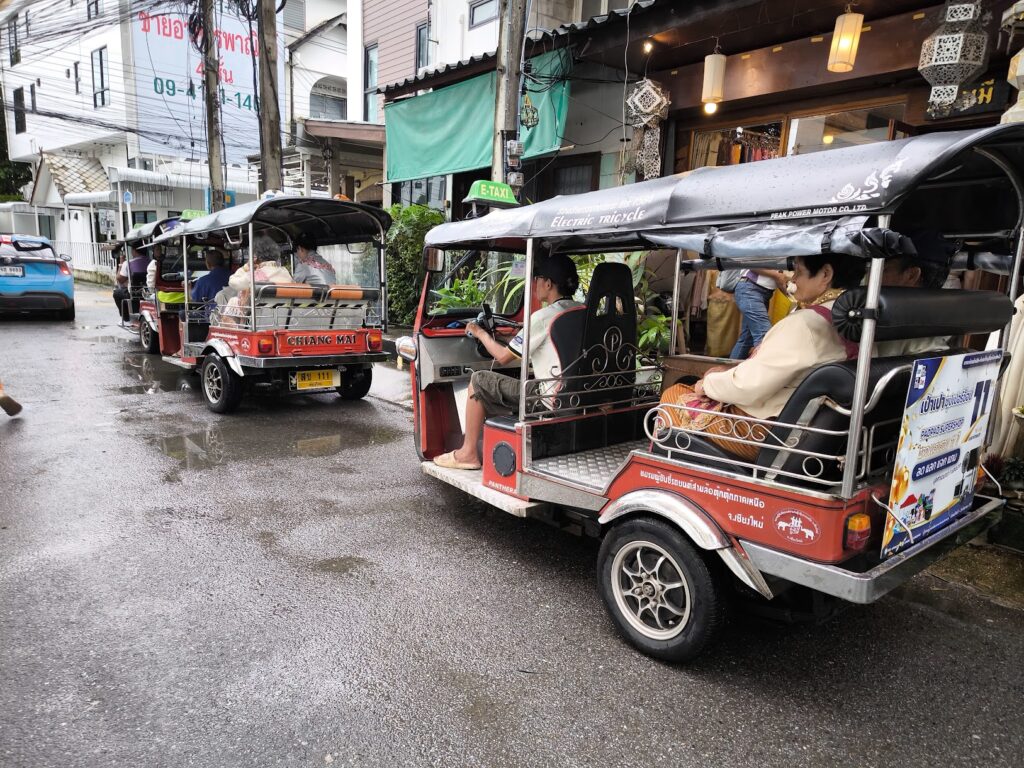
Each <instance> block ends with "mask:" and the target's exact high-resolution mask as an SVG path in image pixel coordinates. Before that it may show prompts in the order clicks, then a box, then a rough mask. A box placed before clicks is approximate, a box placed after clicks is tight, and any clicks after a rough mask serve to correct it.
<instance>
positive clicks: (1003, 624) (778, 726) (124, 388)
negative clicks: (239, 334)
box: [0, 283, 1024, 768]
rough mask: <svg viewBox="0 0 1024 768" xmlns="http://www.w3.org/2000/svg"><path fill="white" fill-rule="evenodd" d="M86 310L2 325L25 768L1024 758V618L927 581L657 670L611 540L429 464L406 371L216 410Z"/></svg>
mask: <svg viewBox="0 0 1024 768" xmlns="http://www.w3.org/2000/svg"><path fill="white" fill-rule="evenodd" d="M77 305H78V319H77V321H76V322H74V323H72V324H69V323H62V322H59V321H56V320H49V319H43V320H19V319H11V318H6V319H2V320H0V378H2V380H3V383H4V386H5V387H6V388H7V389H8V391H9V392H10V394H11V395H13V396H14V397H16V398H18V399H19V400H20V401H21V402H22V403H23V404H24V405H25V410H24V412H23V413H22V415H21V416H20V417H18V418H16V419H6V417H2V416H0V418H4V419H5V420H4V421H0V489H2V495H0V679H2V680H3V684H2V686H0V763H2V765H3V766H5V767H7V768H15V767H16V766H32V767H33V768H36V767H39V766H57V765H60V766H69V765H70V766H113V765H125V766H141V765H147V766H149V765H153V766H241V765H256V766H264V765H325V764H333V765H374V766H375V765H382V766H383V765H439V766H506V765H523V766H618V765H633V766H637V765H672V766H714V765H723V766H724V765H728V766H821V765H849V766H893V765H900V766H926V765H927V766H931V765H943V766H952V765H964V766H966V765H977V766H1019V765H1022V764H1024V728H1022V727H1021V723H1022V722H1024V668H1022V665H1021V659H1022V658H1024V611H1021V610H1019V609H1016V608H1011V607H1007V606H1006V605H1002V604H998V603H996V602H993V601H991V600H990V599H989V598H988V597H986V596H985V595H984V594H980V593H978V592H976V591H974V590H971V589H969V588H967V587H963V586H960V585H957V584H953V583H949V582H946V581H943V580H940V579H939V578H936V577H935V576H933V575H929V574H925V575H922V576H919V577H917V578H916V579H915V580H914V581H913V582H912V583H911V584H910V585H909V586H908V587H906V588H904V589H902V590H901V591H899V592H898V593H897V594H895V595H891V596H889V597H887V598H885V599H883V600H882V601H881V602H879V603H877V604H875V605H872V606H865V607H852V606H851V607H850V609H849V610H847V611H846V612H845V613H843V614H842V615H841V616H839V617H838V618H836V619H834V620H832V621H829V622H827V623H825V624H822V625H819V626H806V625H804V626H780V625H777V624H773V623H769V622H767V621H765V620H762V619H756V618H753V617H750V616H740V617H737V618H736V619H734V621H733V622H732V624H731V625H730V627H729V629H728V631H727V633H726V636H725V639H724V641H723V642H722V643H721V644H720V645H719V646H718V647H717V648H715V649H714V650H712V651H711V652H710V653H709V654H707V655H706V656H704V657H703V658H701V659H700V660H698V661H697V662H696V663H694V664H691V665H690V666H682V667H673V666H668V665H664V664H661V663H658V662H655V661H652V660H650V659H648V658H646V657H644V656H642V655H640V654H638V653H637V652H636V651H634V650H633V649H632V648H631V647H629V646H628V645H627V644H626V643H625V642H624V641H622V640H621V639H620V638H619V637H618V636H617V635H616V633H615V631H614V628H613V626H612V624H611V622H610V620H609V619H608V617H607V616H606V613H605V610H604V608H603V606H602V604H601V601H600V598H599V596H598V592H597V589H596V580H595V577H594V563H595V557H596V553H597V543H596V542H595V541H592V540H588V539H581V538H577V537H574V536H572V535H569V534H567V533H562V532H559V531H556V530H554V529H553V528H550V527H548V526H546V525H543V524H541V523H539V522H535V521H525V520H519V519H516V518H513V517H510V516H507V515H504V514H502V513H499V512H494V511H490V510H488V509H487V508H485V507H484V506H483V505H481V504H479V503H477V502H475V501H472V500H471V499H470V498H469V497H468V496H465V495H463V494H461V493H460V492H458V491H456V490H454V489H452V488H449V487H447V486H445V485H442V484H441V483H439V482H436V481H434V480H432V479H430V478H427V477H424V476H423V475H422V474H421V471H420V467H419V461H418V458H417V456H416V452H415V450H414V447H413V440H412V423H411V417H410V411H409V410H408V409H407V408H406V407H405V405H404V404H403V403H402V402H401V401H402V400H403V399H404V400H407V399H408V395H407V393H405V392H404V389H403V387H407V379H406V378H405V373H404V372H403V373H398V372H396V371H394V369H386V368H384V369H381V368H380V367H378V371H377V375H376V376H375V384H374V389H373V390H371V394H370V396H369V397H368V398H366V399H365V400H363V401H359V402H343V401H341V400H340V398H338V397H336V396H334V395H311V396H299V397H292V398H283V397H281V398H273V397H251V398H247V399H246V400H245V401H243V404H242V407H241V408H240V410H239V411H238V412H237V413H236V414H233V415H230V416H217V415H215V414H213V413H210V412H209V411H208V410H207V409H206V407H205V406H204V405H203V403H202V400H201V397H200V394H199V392H198V391H197V386H198V380H197V378H196V377H195V376H194V375H193V374H189V373H186V372H184V371H181V370H180V369H177V368H174V367H173V366H170V365H167V364H165V363H163V362H161V361H160V360H159V358H158V357H156V356H148V355H146V354H144V353H143V352H142V351H141V350H140V349H139V346H138V343H137V341H136V339H135V338H134V336H133V335H132V334H131V333H130V332H129V331H127V330H123V329H121V328H119V327H118V326H117V324H116V319H117V318H116V313H115V309H114V306H113V303H112V302H111V301H110V298H109V289H108V288H100V287H97V286H91V285H88V284H83V283H79V284H78V285H77ZM396 401H399V402H396Z"/></svg>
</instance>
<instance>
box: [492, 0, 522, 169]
mask: <svg viewBox="0 0 1024 768" xmlns="http://www.w3.org/2000/svg"><path fill="white" fill-rule="evenodd" d="M525 34H526V0H502V2H501V19H500V20H499V26H498V83H497V86H498V87H497V96H496V98H495V103H494V153H493V154H492V156H491V181H506V178H505V140H506V139H514V138H516V136H517V133H518V125H519V83H520V82H521V80H522V72H520V70H519V67H520V65H521V63H522V53H523V38H524V36H525Z"/></svg>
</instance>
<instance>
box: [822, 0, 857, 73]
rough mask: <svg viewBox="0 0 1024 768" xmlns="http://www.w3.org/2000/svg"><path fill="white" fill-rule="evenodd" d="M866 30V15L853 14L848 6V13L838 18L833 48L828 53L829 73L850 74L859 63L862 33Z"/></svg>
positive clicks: (833, 37)
mask: <svg viewBox="0 0 1024 768" xmlns="http://www.w3.org/2000/svg"><path fill="white" fill-rule="evenodd" d="M863 28H864V14H863V13H852V12H851V11H850V6H846V13H844V14H842V15H840V16H837V17H836V28H835V31H834V32H833V33H832V48H831V49H830V50H829V52H828V71H829V72H849V71H850V70H852V69H853V65H854V63H855V62H856V61H857V48H858V47H859V46H860V32H861V29H863Z"/></svg>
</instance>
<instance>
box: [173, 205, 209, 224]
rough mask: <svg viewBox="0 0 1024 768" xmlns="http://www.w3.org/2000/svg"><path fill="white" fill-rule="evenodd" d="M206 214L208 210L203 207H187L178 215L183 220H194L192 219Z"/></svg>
mask: <svg viewBox="0 0 1024 768" xmlns="http://www.w3.org/2000/svg"><path fill="white" fill-rule="evenodd" d="M205 215H206V211H204V210H203V209H201V208H186V209H185V210H184V211H182V212H181V213H180V214H179V215H178V218H179V219H180V220H181V221H192V219H198V218H200V217H202V216H205Z"/></svg>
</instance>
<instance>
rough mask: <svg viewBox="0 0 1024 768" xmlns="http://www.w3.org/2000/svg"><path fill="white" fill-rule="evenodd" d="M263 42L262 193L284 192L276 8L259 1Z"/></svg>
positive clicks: (261, 89)
mask: <svg viewBox="0 0 1024 768" xmlns="http://www.w3.org/2000/svg"><path fill="white" fill-rule="evenodd" d="M258 2H259V16H258V18H257V23H258V25H259V27H258V28H259V38H260V43H259V44H260V108H259V116H260V128H261V130H262V132H263V152H262V154H261V156H260V176H261V178H262V181H263V189H262V190H261V191H262V192H266V191H267V190H268V189H276V190H281V189H284V182H283V181H282V178H281V111H280V106H279V102H278V97H277V8H276V7H275V4H274V0H258Z"/></svg>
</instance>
